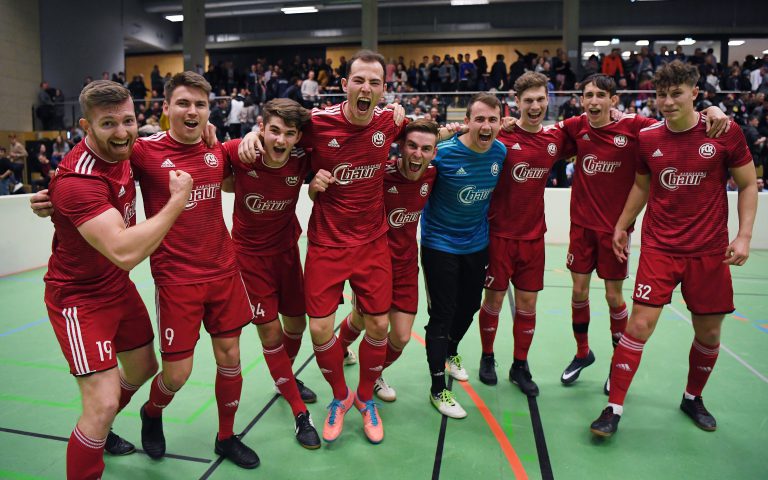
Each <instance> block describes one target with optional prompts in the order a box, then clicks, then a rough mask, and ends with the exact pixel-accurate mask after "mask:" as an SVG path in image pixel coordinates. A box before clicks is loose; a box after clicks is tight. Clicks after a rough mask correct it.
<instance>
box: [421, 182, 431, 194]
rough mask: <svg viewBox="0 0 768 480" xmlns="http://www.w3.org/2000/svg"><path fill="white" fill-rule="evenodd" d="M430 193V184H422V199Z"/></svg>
mask: <svg viewBox="0 0 768 480" xmlns="http://www.w3.org/2000/svg"><path fill="white" fill-rule="evenodd" d="M428 193H429V184H428V183H422V184H421V188H420V189H419V195H421V196H422V197H426V196H427V194H428Z"/></svg>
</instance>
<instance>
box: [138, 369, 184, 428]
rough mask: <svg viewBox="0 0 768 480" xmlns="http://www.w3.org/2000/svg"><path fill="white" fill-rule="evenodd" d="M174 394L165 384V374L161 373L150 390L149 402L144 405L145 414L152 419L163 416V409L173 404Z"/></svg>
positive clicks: (153, 381)
mask: <svg viewBox="0 0 768 480" xmlns="http://www.w3.org/2000/svg"><path fill="white" fill-rule="evenodd" d="M175 393H176V392H172V391H171V390H170V389H169V388H168V387H166V386H165V384H164V383H163V372H159V373H158V374H157V375H155V378H154V379H153V380H152V386H151V387H150V389H149V402H147V403H146V404H145V405H144V413H146V414H147V415H148V416H150V417H152V418H157V417H159V416H161V415H162V414H163V409H164V408H165V407H167V406H168V404H169V403H171V400H173V395H174V394H175Z"/></svg>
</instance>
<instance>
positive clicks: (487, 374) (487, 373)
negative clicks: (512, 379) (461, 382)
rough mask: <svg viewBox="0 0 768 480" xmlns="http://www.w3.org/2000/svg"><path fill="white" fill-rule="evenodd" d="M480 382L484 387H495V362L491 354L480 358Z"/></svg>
mask: <svg viewBox="0 0 768 480" xmlns="http://www.w3.org/2000/svg"><path fill="white" fill-rule="evenodd" d="M480 381H481V382H483V383H484V384H486V385H496V383H497V382H498V381H499V380H498V378H496V360H495V359H494V357H493V354H490V355H485V354H483V355H482V356H481V357H480Z"/></svg>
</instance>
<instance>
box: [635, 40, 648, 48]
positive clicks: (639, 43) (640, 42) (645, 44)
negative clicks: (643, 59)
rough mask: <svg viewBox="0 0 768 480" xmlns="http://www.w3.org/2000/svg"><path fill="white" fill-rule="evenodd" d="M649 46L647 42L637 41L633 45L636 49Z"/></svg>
mask: <svg viewBox="0 0 768 480" xmlns="http://www.w3.org/2000/svg"><path fill="white" fill-rule="evenodd" d="M650 44H651V42H649V41H648V40H638V41H636V42H635V45H637V46H638V47H646V46H648V45H650Z"/></svg>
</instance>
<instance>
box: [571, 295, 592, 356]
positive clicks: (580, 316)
mask: <svg viewBox="0 0 768 480" xmlns="http://www.w3.org/2000/svg"><path fill="white" fill-rule="evenodd" d="M571 315H572V324H571V326H572V327H573V337H574V338H575V339H576V357H577V358H586V357H587V355H589V333H588V332H589V299H586V300H584V301H582V302H575V301H571Z"/></svg>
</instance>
